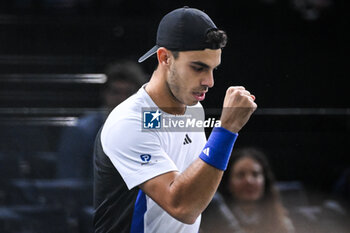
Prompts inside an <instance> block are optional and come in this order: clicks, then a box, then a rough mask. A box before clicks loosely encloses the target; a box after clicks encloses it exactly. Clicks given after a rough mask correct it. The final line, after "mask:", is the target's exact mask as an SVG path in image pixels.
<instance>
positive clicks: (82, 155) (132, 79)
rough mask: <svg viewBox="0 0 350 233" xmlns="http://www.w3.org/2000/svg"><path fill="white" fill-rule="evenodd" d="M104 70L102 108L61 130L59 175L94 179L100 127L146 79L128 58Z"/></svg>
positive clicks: (59, 176)
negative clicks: (94, 159) (114, 109)
mask: <svg viewBox="0 0 350 233" xmlns="http://www.w3.org/2000/svg"><path fill="white" fill-rule="evenodd" d="M105 73H106V76H107V81H106V83H105V84H104V86H103V87H102V92H101V97H102V101H103V106H102V110H101V111H97V112H93V113H90V114H87V115H84V116H82V117H81V118H79V120H78V122H77V125H76V126H75V127H67V128H66V129H65V130H64V131H63V133H62V136H61V140H60V143H59V148H58V162H57V178H87V179H90V178H92V174H93V172H92V157H93V144H94V140H95V136H96V134H97V132H98V130H99V129H100V127H101V126H102V124H103V123H104V121H105V119H106V118H107V115H108V114H109V112H110V111H111V110H112V109H113V108H114V107H115V106H117V105H118V104H120V103H121V102H122V101H124V100H125V99H126V98H128V97H129V96H131V95H132V94H133V93H135V92H136V91H137V90H138V89H139V88H140V87H141V86H142V84H144V83H145V82H146V81H147V79H146V75H145V74H144V72H143V71H142V69H141V67H140V66H139V65H138V64H137V63H135V62H132V61H127V60H125V61H118V62H115V63H112V64H110V65H109V66H107V68H106V72H105Z"/></svg>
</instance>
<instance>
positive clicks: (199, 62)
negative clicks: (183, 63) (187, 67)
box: [191, 61, 220, 69]
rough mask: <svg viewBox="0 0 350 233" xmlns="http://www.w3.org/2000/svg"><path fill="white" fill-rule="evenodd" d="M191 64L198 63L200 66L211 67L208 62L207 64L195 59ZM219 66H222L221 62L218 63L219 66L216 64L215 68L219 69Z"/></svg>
mask: <svg viewBox="0 0 350 233" xmlns="http://www.w3.org/2000/svg"><path fill="white" fill-rule="evenodd" d="M191 64H194V65H198V66H201V67H203V68H207V69H209V68H210V66H209V65H207V64H205V63H203V62H201V61H193V62H191ZM219 66H220V64H219V65H217V66H215V67H214V69H217V68H218V67H219Z"/></svg>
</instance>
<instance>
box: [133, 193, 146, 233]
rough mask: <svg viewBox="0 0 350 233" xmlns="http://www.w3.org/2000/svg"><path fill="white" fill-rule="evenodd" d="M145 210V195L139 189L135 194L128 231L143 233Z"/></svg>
mask: <svg viewBox="0 0 350 233" xmlns="http://www.w3.org/2000/svg"><path fill="white" fill-rule="evenodd" d="M146 210H147V205H146V195H145V193H144V192H143V191H142V190H141V189H140V190H139V193H138V194H137V198H136V202H135V207H134V213H133V215H132V222H131V229H130V233H144V227H143V226H144V221H143V220H144V215H145V212H146Z"/></svg>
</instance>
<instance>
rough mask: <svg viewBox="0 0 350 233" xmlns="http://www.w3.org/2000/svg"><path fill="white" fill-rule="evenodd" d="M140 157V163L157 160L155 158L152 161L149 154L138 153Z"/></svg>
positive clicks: (145, 163)
mask: <svg viewBox="0 0 350 233" xmlns="http://www.w3.org/2000/svg"><path fill="white" fill-rule="evenodd" d="M140 158H141V160H142V162H141V165H148V164H154V163H156V162H157V160H156V161H154V162H152V161H151V158H152V156H151V155H150V154H143V155H140Z"/></svg>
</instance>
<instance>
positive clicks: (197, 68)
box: [192, 66, 204, 72]
mask: <svg viewBox="0 0 350 233" xmlns="http://www.w3.org/2000/svg"><path fill="white" fill-rule="evenodd" d="M192 69H193V70H195V71H197V72H201V71H203V70H204V68H203V67H196V66H192Z"/></svg>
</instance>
